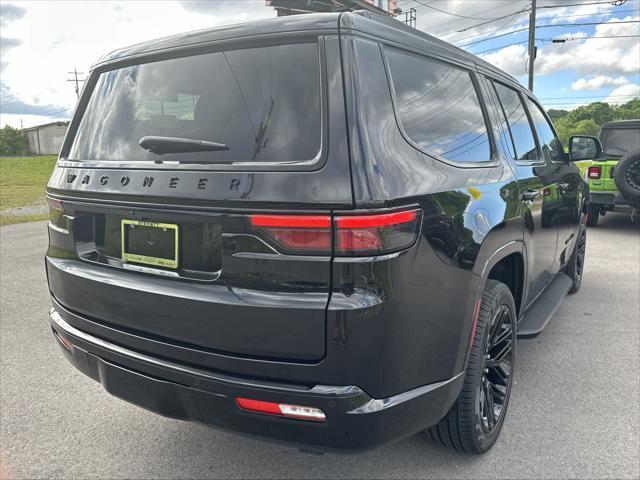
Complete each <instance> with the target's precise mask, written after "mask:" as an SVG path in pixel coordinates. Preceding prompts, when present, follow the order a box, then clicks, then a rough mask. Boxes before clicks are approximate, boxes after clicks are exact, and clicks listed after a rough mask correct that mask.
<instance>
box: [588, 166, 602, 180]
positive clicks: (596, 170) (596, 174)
mask: <svg viewBox="0 0 640 480" xmlns="http://www.w3.org/2000/svg"><path fill="white" fill-rule="evenodd" d="M601 174H602V170H601V168H600V167H598V166H593V167H589V169H588V170H587V176H588V177H589V178H594V179H595V178H600V175H601Z"/></svg>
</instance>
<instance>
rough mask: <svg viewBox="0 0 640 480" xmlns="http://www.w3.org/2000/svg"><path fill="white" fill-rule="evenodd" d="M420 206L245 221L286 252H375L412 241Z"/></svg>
mask: <svg viewBox="0 0 640 480" xmlns="http://www.w3.org/2000/svg"><path fill="white" fill-rule="evenodd" d="M421 219H422V216H421V210H419V209H412V210H402V211H398V212H390V213H386V212H385V213H369V212H366V213H362V214H358V215H335V216H333V217H331V216H329V215H249V223H250V225H251V226H252V227H253V228H254V229H258V230H260V231H261V232H262V233H263V234H264V235H265V236H266V237H267V239H268V240H271V241H272V242H273V243H275V246H276V247H277V248H278V249H279V250H283V251H284V252H286V253H294V254H295V253H305V254H314V253H315V254H330V253H331V251H332V247H333V250H334V252H335V255H340V256H355V255H379V254H383V253H390V252H395V251H398V250H402V249H405V248H408V247H410V246H411V245H413V243H414V242H415V241H416V238H417V237H418V233H419V230H420V221H421Z"/></svg>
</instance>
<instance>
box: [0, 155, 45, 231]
mask: <svg viewBox="0 0 640 480" xmlns="http://www.w3.org/2000/svg"><path fill="white" fill-rule="evenodd" d="M55 163H56V156H55V155H40V156H34V157H0V225H7V224H9V223H20V222H29V221H34V220H44V219H46V218H47V216H48V214H47V213H46V212H43V213H34V212H33V211H28V212H25V213H24V214H23V213H20V212H16V211H15V210H14V209H16V208H17V207H27V206H29V205H33V204H38V203H42V204H44V191H45V187H46V185H47V180H49V176H50V175H51V171H52V170H53V166H54V165H55Z"/></svg>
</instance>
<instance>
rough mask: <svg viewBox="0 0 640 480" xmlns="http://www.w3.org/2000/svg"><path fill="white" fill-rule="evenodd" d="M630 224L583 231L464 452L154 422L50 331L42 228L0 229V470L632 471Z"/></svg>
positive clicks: (639, 261)
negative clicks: (259, 436) (549, 310)
mask: <svg viewBox="0 0 640 480" xmlns="http://www.w3.org/2000/svg"><path fill="white" fill-rule="evenodd" d="M639 233H640V230H639V229H638V228H637V224H636V225H635V226H632V225H631V224H630V223H629V219H628V217H627V216H623V215H615V214H613V215H612V214H610V215H607V216H606V217H605V218H603V219H602V223H601V224H600V225H599V226H598V227H597V228H595V229H590V230H589V239H588V250H587V266H586V272H585V278H584V282H583V285H582V289H581V290H580V292H579V293H578V294H576V295H572V296H569V297H567V299H566V300H565V302H564V303H563V304H562V306H561V307H560V309H559V310H558V312H557V314H556V316H555V317H554V318H553V319H552V320H551V322H550V324H549V325H548V326H547V328H546V329H545V331H544V332H543V333H542V334H541V335H540V336H538V337H536V338H534V339H531V340H522V341H521V342H520V344H519V354H518V357H519V358H518V364H517V367H516V384H515V387H514V390H513V395H512V398H511V403H510V405H509V413H508V417H507V420H506V423H505V426H504V429H503V431H502V435H501V438H500V439H499V441H498V443H497V444H496V446H495V447H494V448H493V449H492V450H491V451H490V452H489V453H488V454H486V455H484V456H481V457H478V456H467V455H462V454H457V453H454V452H450V451H448V450H445V449H442V448H438V447H435V446H433V445H431V444H430V443H429V441H427V439H426V438H425V437H424V436H421V435H418V436H414V437H412V438H408V439H406V440H403V441H401V442H398V443H395V444H393V445H388V446H385V447H383V448H380V449H378V450H375V451H373V452H369V453H365V454H361V455H355V456H340V455H324V456H314V455H308V454H303V453H300V452H298V451H297V450H296V449H294V448H290V447H287V446H282V445H276V444H271V443H268V442H264V441H259V440H252V439H247V438H245V437H241V436H238V435H235V434H232V433H226V432H221V431H218V430H214V429H210V428H207V427H205V426H202V425H196V424H189V423H184V422H180V421H176V420H170V419H166V418H162V417H159V416H157V415H154V414H152V413H150V412H147V411H145V410H142V409H139V408H137V407H135V406H133V405H129V404H127V403H125V402H123V401H121V400H118V399H116V398H113V397H111V396H109V395H108V394H107V393H105V392H104V391H103V390H102V387H101V386H100V385H99V384H97V383H95V382H93V381H92V380H90V379H89V378H86V377H84V376H83V375H81V374H80V373H78V372H77V371H76V370H75V369H73V368H72V367H71V366H70V365H69V364H67V362H66V360H64V358H63V357H62V354H61V353H60V352H59V351H58V347H57V346H56V345H55V343H54V340H53V338H52V336H51V332H50V329H49V327H48V326H47V311H48V308H49V298H48V292H47V286H46V282H45V275H44V270H43V262H42V256H43V254H44V251H45V248H46V243H47V235H46V227H45V224H44V223H41V222H38V223H31V224H22V225H10V226H6V227H2V228H1V229H0V239H1V250H0V253H1V271H0V296H1V300H2V302H1V310H0V407H1V411H0V421H1V424H0V425H1V430H0V434H1V436H0V476H1V477H10V478H638V477H640V465H639V460H638V459H639V458H640V457H639V456H638V454H639V452H640V433H639V432H640V400H639V395H640V388H639V382H640V380H639V372H640V367H639V352H640V328H639V322H640V321H639V319H640V235H639Z"/></svg>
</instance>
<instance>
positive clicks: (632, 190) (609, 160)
mask: <svg viewBox="0 0 640 480" xmlns="http://www.w3.org/2000/svg"><path fill="white" fill-rule="evenodd" d="M600 143H601V145H602V152H601V155H600V157H599V158H597V159H595V160H593V161H592V162H591V164H590V165H589V167H588V168H587V178H588V181H589V190H590V194H589V195H590V202H589V212H588V219H587V225H588V226H590V227H595V226H596V225H597V224H598V220H599V218H600V215H604V214H606V212H608V211H612V210H614V209H616V210H625V209H626V210H631V211H633V210H637V209H638V207H640V120H619V121H616V122H609V123H605V124H604V125H602V128H601V129H600Z"/></svg>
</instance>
